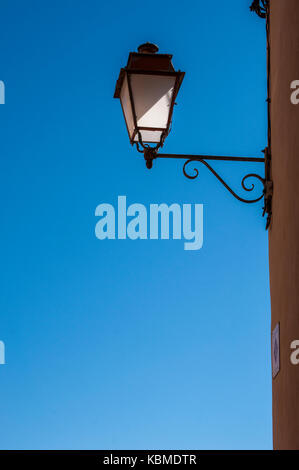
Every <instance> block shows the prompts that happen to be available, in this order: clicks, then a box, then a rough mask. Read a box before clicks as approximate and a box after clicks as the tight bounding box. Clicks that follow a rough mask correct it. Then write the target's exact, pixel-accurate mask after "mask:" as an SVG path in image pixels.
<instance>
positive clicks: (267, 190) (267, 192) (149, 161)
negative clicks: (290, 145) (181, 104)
mask: <svg viewBox="0 0 299 470" xmlns="http://www.w3.org/2000/svg"><path fill="white" fill-rule="evenodd" d="M263 152H264V155H265V156H264V158H257V157H223V156H208V155H182V154H181V155H179V154H166V153H165V154H163V153H161V154H159V153H158V151H157V149H156V148H153V147H146V148H145V149H144V151H143V155H144V159H145V162H146V167H147V168H148V169H151V168H152V166H153V160H155V159H156V158H175V159H183V160H185V163H184V166H183V173H184V175H185V176H186V178H188V179H190V180H194V179H196V178H197V177H198V175H199V171H198V169H197V168H193V173H190V172H188V170H187V166H188V165H189V164H190V163H192V162H198V163H202V164H203V165H204V166H205V167H206V168H208V170H209V171H210V172H211V173H212V174H213V175H214V176H215V177H216V178H217V179H218V181H220V183H221V184H222V185H223V186H224V187H225V188H226V189H227V191H229V192H230V194H232V196H234V198H235V199H237V200H238V201H241V202H244V203H246V204H253V203H255V202H258V201H260V200H261V199H262V198H264V207H263V216H264V215H265V214H267V223H266V229H268V228H269V225H270V222H271V214H272V210H271V206H272V195H273V183H272V181H271V155H270V153H269V151H268V148H266V149H265V150H263ZM207 160H214V161H219V160H220V161H229V162H261V163H264V165H265V177H264V178H263V177H262V176H260V175H258V174H256V173H248V174H247V175H245V176H244V177H243V179H242V181H241V186H242V188H243V189H244V190H245V191H248V192H250V191H253V189H254V188H255V185H254V184H253V183H252V184H251V185H247V184H246V183H247V180H248V178H255V179H257V180H259V182H260V183H262V188H263V190H262V193H261V195H260V196H258V197H256V198H254V199H246V198H243V197H241V196H239V195H238V194H237V193H236V192H235V191H234V190H233V189H232V188H231V187H230V186H229V185H228V184H227V183H226V182H225V181H224V179H223V178H222V177H221V176H220V175H219V173H217V171H215V170H214V168H213V167H212V166H211V165H210V164H209V163H208V162H207Z"/></svg>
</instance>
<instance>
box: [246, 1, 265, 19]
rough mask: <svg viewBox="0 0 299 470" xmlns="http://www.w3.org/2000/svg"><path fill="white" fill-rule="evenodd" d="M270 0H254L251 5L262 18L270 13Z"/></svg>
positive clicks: (251, 8)
mask: <svg viewBox="0 0 299 470" xmlns="http://www.w3.org/2000/svg"><path fill="white" fill-rule="evenodd" d="M268 7H269V0H254V1H253V2H252V5H251V7H250V10H251V11H254V12H255V13H256V14H257V15H258V16H259V17H260V18H266V17H267V14H268Z"/></svg>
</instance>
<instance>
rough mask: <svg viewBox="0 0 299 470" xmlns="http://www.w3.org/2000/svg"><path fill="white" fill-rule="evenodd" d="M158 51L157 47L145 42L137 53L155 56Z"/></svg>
mask: <svg viewBox="0 0 299 470" xmlns="http://www.w3.org/2000/svg"><path fill="white" fill-rule="evenodd" d="M158 50H159V47H158V46H156V44H152V43H151V42H146V43H144V44H141V45H140V46H139V47H138V52H139V53H140V54H156V52H158Z"/></svg>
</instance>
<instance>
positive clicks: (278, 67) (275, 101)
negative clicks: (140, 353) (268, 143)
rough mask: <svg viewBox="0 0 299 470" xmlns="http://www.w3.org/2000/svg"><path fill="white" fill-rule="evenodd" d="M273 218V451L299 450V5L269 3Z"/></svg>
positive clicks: (281, 0)
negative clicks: (294, 345) (297, 360)
mask: <svg viewBox="0 0 299 470" xmlns="http://www.w3.org/2000/svg"><path fill="white" fill-rule="evenodd" d="M270 28H271V29H270V44H271V74H270V76H271V87H270V90H271V124H272V125H271V128H272V178H273V184H274V195H273V215H272V223H271V227H270V230H269V256H270V289H271V309H272V325H271V331H273V329H274V327H275V325H276V324H277V323H278V322H279V323H280V372H279V373H278V375H277V376H276V378H274V379H273V440H274V449H299V365H292V364H291V361H290V355H291V352H292V351H291V349H290V343H291V342H292V341H293V340H295V339H297V340H299V104H298V105H296V106H295V105H294V104H292V103H291V100H290V95H291V91H292V90H291V89H290V84H291V82H292V81H293V80H299V0H270Z"/></svg>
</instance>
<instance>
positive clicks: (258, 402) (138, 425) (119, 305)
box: [0, 0, 272, 449]
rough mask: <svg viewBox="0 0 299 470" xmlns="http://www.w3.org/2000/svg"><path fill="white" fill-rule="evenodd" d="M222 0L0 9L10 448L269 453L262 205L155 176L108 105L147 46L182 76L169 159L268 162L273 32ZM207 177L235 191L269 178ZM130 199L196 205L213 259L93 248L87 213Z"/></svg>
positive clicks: (137, 245) (3, 376)
mask: <svg viewBox="0 0 299 470" xmlns="http://www.w3.org/2000/svg"><path fill="white" fill-rule="evenodd" d="M210 3H211V2H206V1H204V0H197V1H194V2H184V5H183V6H182V3H181V2H176V3H174V2H173V1H163V2H161V1H156V0H153V1H152V2H151V3H150V5H149V4H148V3H146V4H144V5H143V4H142V3H140V2H137V1H135V0H133V1H132V2H130V3H129V4H128V3H126V2H120V1H116V2H101V1H94V0H84V1H83V0H80V1H79V0H72V1H68V0H63V1H58V0H51V1H48V0H44V1H43V2H39V1H37V0H36V1H33V0H28V1H27V2H22V1H11V0H2V2H1V6H0V43H1V60H0V80H3V81H4V82H5V85H6V104H5V105H4V106H3V105H2V106H0V136H1V139H0V155H1V159H0V161H1V170H0V178H1V184H0V192H1V201H2V204H1V246H0V249H1V272H0V276H1V279H0V285H1V296H0V312H1V322H0V340H2V341H4V342H5V347H6V364H5V365H2V366H0V417H1V427H0V447H1V448H2V449H79V448H82V449H92V448H95V449H96V448H98V449H178V448H179V449H269V448H272V431H271V372H270V301H269V287H268V248H267V233H266V231H265V220H264V219H262V217H261V213H262V202H261V203H258V204H254V205H252V206H250V205H245V204H242V203H240V202H238V201H236V200H235V199H233V197H232V196H231V195H230V194H229V193H228V192H226V190H225V189H224V188H223V187H222V186H221V185H220V184H219V182H218V181H217V180H216V179H215V178H214V177H213V176H212V175H211V174H210V173H209V172H208V170H207V169H205V168H204V167H202V168H199V170H200V177H199V178H198V179H197V180H195V181H189V180H187V179H186V178H185V177H184V176H183V174H182V162H180V161H175V160H174V161H163V160H159V161H156V162H155V164H154V168H153V169H152V170H151V171H148V170H147V169H146V168H145V165H144V161H143V159H142V156H141V155H140V154H138V153H137V152H136V150H135V149H133V148H132V147H131V146H130V144H129V141H128V137H127V133H126V128H125V124H124V121H123V117H122V114H121V109H120V104H119V101H118V100H114V99H113V92H114V86H115V81H116V79H117V76H118V73H119V69H120V67H121V66H124V65H125V64H126V61H127V56H128V53H129V52H130V51H134V50H136V49H137V47H138V45H139V44H141V43H143V42H146V41H151V42H154V43H156V44H158V46H159V47H160V52H165V53H172V54H173V56H174V57H173V63H174V66H175V68H179V69H181V70H183V71H185V72H186V77H185V80H184V82H183V85H182V88H181V90H180V93H179V96H178V98H177V102H178V106H176V107H175V115H174V120H173V131H172V133H171V134H170V135H169V137H168V139H167V140H166V144H165V147H164V149H165V152H167V153H174V152H175V153H188V152H190V153H196V154H198V153H202V154H214V155H221V154H222V155H233V156H262V154H261V150H262V149H263V148H264V147H265V146H266V103H265V98H266V70H265V61H266V53H265V51H266V46H265V31H264V26H265V25H264V22H263V20H261V19H259V18H258V17H257V16H256V15H254V14H251V13H250V11H249V6H250V3H251V2H250V1H249V0H242V1H240V0H232V1H231V2H230V4H229V6H228V5H227V2H223V1H222V0H215V1H213V2H212V5H210ZM214 167H215V169H217V170H218V171H219V172H220V173H221V175H222V176H223V177H224V178H225V179H226V180H227V181H229V182H230V184H231V185H232V186H233V187H234V189H236V190H238V191H239V190H240V181H241V177H243V176H244V174H246V173H249V172H262V171H263V168H262V164H259V163H256V164H255V163H247V164H243V163H241V164H236V163H225V162H216V163H215V164H214ZM241 191H242V190H241ZM118 195H126V196H127V200H128V203H129V204H130V203H134V202H139V203H142V204H144V205H145V206H148V205H149V204H150V203H161V202H165V203H168V204H171V203H173V202H176V203H179V204H182V203H192V204H195V203H197V204H204V244H203V248H202V249H201V250H199V251H184V249H183V241H173V240H169V241H167V240H156V241H155V240H137V241H131V240H105V241H100V240H98V239H97V238H96V237H95V233H94V228H95V224H96V221H97V219H96V217H95V215H94V213H95V208H96V206H97V205H98V204H100V203H104V202H106V203H111V204H113V205H116V203H117V197H118ZM245 196H246V195H245Z"/></svg>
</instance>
